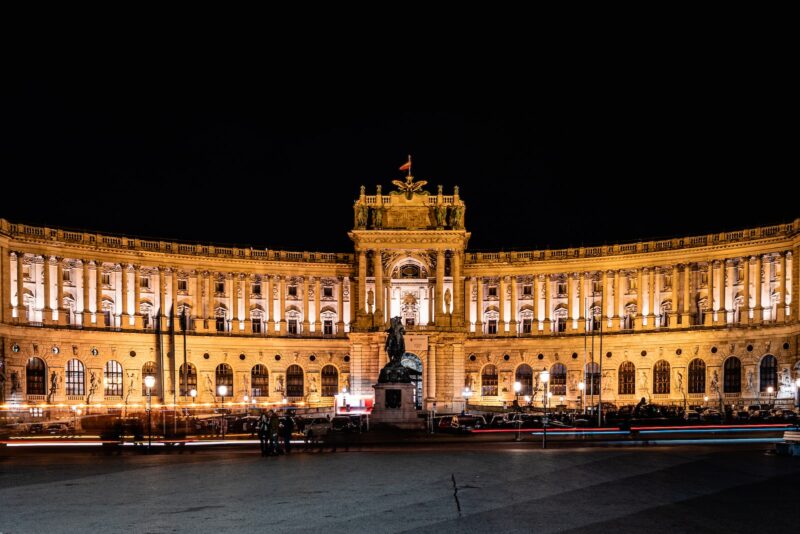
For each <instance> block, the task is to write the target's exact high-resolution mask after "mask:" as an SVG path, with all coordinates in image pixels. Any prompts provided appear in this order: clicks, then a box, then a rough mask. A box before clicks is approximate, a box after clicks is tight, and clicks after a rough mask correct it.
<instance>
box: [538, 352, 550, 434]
mask: <svg viewBox="0 0 800 534" xmlns="http://www.w3.org/2000/svg"><path fill="white" fill-rule="evenodd" d="M539 380H540V381H541V382H542V384H544V390H545V394H544V417H543V418H542V426H543V432H542V448H543V449H546V448H547V399H548V397H549V396H550V386H549V384H548V381H549V380H550V373H549V372H547V368H546V367H545V368H544V369H542V372H541V373H539Z"/></svg>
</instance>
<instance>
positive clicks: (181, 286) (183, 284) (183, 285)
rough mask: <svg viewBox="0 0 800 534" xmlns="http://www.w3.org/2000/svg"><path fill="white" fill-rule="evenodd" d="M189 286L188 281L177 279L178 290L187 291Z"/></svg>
mask: <svg viewBox="0 0 800 534" xmlns="http://www.w3.org/2000/svg"><path fill="white" fill-rule="evenodd" d="M188 288H189V281H188V280H186V279H185V278H184V279H181V280H178V291H187V290H188Z"/></svg>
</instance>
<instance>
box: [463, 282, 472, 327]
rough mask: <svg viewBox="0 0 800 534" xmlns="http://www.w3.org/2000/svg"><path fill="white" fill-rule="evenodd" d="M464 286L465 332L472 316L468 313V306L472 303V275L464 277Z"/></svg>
mask: <svg viewBox="0 0 800 534" xmlns="http://www.w3.org/2000/svg"><path fill="white" fill-rule="evenodd" d="M464 286H465V287H464V325H466V327H467V332H469V330H470V326H471V325H470V323H471V322H472V317H471V315H470V306H471V305H472V277H465V280H464Z"/></svg>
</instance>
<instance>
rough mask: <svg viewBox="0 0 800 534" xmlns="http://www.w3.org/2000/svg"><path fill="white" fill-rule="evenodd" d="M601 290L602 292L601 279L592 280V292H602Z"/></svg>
mask: <svg viewBox="0 0 800 534" xmlns="http://www.w3.org/2000/svg"><path fill="white" fill-rule="evenodd" d="M602 292H603V282H602V281H601V280H593V281H592V293H602Z"/></svg>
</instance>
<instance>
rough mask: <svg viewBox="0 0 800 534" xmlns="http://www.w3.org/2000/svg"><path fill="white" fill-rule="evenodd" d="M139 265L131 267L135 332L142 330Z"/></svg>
mask: <svg viewBox="0 0 800 534" xmlns="http://www.w3.org/2000/svg"><path fill="white" fill-rule="evenodd" d="M141 269H142V267H141V265H134V266H133V327H134V328H135V329H136V330H141V329H142V328H144V324H143V320H142V312H141V311H140V309H139V306H140V304H141V302H142V280H141Z"/></svg>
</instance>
